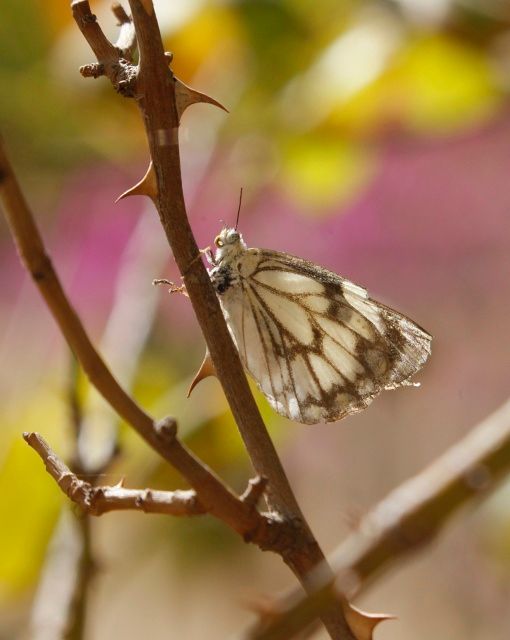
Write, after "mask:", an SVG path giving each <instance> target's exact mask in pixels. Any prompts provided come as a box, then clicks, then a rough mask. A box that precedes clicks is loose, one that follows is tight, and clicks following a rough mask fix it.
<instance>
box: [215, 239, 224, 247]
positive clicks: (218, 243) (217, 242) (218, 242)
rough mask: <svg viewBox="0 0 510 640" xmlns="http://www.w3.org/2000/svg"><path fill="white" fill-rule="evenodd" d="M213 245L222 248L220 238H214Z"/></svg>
mask: <svg viewBox="0 0 510 640" xmlns="http://www.w3.org/2000/svg"><path fill="white" fill-rule="evenodd" d="M214 244H215V245H216V246H217V247H220V248H221V247H222V246H223V244H224V242H223V240H222V239H221V238H220V236H216V238H214Z"/></svg>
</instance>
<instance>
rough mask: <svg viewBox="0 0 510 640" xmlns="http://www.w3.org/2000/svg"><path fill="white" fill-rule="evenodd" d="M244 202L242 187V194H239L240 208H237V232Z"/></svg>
mask: <svg viewBox="0 0 510 640" xmlns="http://www.w3.org/2000/svg"><path fill="white" fill-rule="evenodd" d="M242 201H243V188H242V187H241V192H240V194H239V206H238V207H237V217H236V226H235V227H234V229H235V230H236V231H237V225H238V224H239V214H240V213H241V203H242Z"/></svg>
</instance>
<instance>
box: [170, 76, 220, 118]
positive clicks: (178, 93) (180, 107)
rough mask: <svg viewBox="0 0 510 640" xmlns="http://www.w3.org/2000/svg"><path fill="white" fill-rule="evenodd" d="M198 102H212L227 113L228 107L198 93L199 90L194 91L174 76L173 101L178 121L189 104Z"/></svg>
mask: <svg viewBox="0 0 510 640" xmlns="http://www.w3.org/2000/svg"><path fill="white" fill-rule="evenodd" d="M199 102H206V103H208V104H213V105H215V106H216V107H219V108H220V109H223V111H226V112H227V113H228V109H227V108H226V107H224V106H223V105H222V104H221V103H220V102H218V101H217V100H215V99H214V98H211V97H210V96H207V95H206V94H205V93H200V91H195V89H192V88H191V87H188V86H187V85H185V84H184V82H181V81H180V80H179V79H178V78H175V103H176V105H177V115H178V116H179V121H180V119H181V116H182V114H183V113H184V111H185V110H186V109H187V108H188V107H189V106H190V105H192V104H198V103H199Z"/></svg>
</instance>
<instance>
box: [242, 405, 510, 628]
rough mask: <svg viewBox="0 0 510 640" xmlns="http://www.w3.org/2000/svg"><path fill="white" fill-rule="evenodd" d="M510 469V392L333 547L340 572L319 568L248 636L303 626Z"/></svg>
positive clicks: (427, 538)
mask: <svg viewBox="0 0 510 640" xmlns="http://www.w3.org/2000/svg"><path fill="white" fill-rule="evenodd" d="M508 473H510V400H509V401H507V402H506V403H505V404H504V405H503V406H502V407H500V408H499V409H498V410H497V411H495V412H494V413H493V414H491V415H490V416H489V417H488V418H486V419H485V420H484V421H483V422H481V423H480V424H479V425H478V426H476V427H475V428H474V429H473V430H472V431H471V432H470V433H469V434H468V435H467V436H466V437H465V438H464V439H463V440H461V441H460V442H459V443H458V444H456V445H454V446H453V447H451V448H450V449H449V450H448V451H446V453H444V454H443V455H442V456H441V457H440V458H439V459H438V460H436V461H434V462H433V463H432V464H431V465H430V466H429V467H427V468H426V469H425V470H424V471H422V472H421V473H420V474H418V475H417V476H415V477H414V478H411V479H410V480H408V481H407V482H405V483H404V484H402V485H401V486H400V487H398V488H397V489H395V490H393V491H392V492H391V493H390V494H389V495H388V496H387V497H386V498H385V499H384V500H383V501H382V502H380V503H379V504H378V505H377V506H376V507H375V508H374V509H373V510H372V511H371V512H370V513H368V515H367V516H366V517H365V518H364V519H363V520H362V521H361V523H360V526H359V530H358V531H357V532H355V533H353V534H352V535H351V536H349V537H348V538H347V540H345V541H344V542H343V543H341V544H340V546H339V547H338V548H337V550H336V551H335V552H334V553H333V555H332V559H331V563H332V566H333V570H334V572H335V576H336V578H335V580H330V579H329V578H327V577H325V576H324V575H321V574H320V569H319V570H318V574H317V589H316V592H315V594H313V595H312V596H311V597H309V598H303V597H302V596H301V594H300V593H298V592H297V591H296V590H293V591H292V592H291V593H289V594H287V596H286V597H285V598H284V599H283V600H282V602H280V603H277V604H276V605H275V609H276V610H277V611H280V612H281V614H280V615H275V616H274V619H273V621H272V622H271V624H269V625H268V626H267V627H266V628H265V629H264V630H263V631H260V632H259V631H257V630H254V631H252V632H250V633H248V634H247V635H246V636H245V637H246V638H250V639H253V640H280V639H282V640H283V638H289V637H292V636H291V635H290V634H289V629H295V630H296V631H297V630H299V629H302V628H304V627H305V626H306V625H307V624H309V623H310V622H311V621H312V620H313V619H314V618H315V617H316V616H318V615H319V614H320V612H321V611H322V610H324V608H325V607H328V606H331V603H332V602H334V601H335V599H336V598H337V597H338V593H346V594H347V595H348V596H349V597H353V596H354V595H356V594H358V593H360V592H361V591H362V590H363V589H364V588H366V586H367V585H368V584H369V583H370V581H371V580H373V579H374V578H375V577H377V576H378V575H379V574H380V573H381V572H382V571H383V570H385V569H387V568H388V567H389V566H393V565H394V564H395V563H396V562H397V561H400V560H401V559H402V557H403V556H405V555H406V554H408V553H410V552H412V551H417V550H419V549H421V548H422V547H424V546H425V545H427V544H429V543H430V542H432V541H433V540H434V539H435V538H436V536H437V535H438V534H439V533H440V532H441V531H442V529H443V528H444V526H445V525H446V523H447V521H448V519H449V518H450V517H451V516H452V515H453V514H454V513H456V512H457V510H458V509H459V508H460V507H462V506H463V505H464V504H465V503H467V502H469V501H472V500H474V499H481V498H483V497H486V496H487V495H489V493H490V491H492V490H493V489H494V488H495V487H496V486H497V483H498V482H499V481H500V480H502V479H503V478H504V477H505V476H506V475H507V474H508Z"/></svg>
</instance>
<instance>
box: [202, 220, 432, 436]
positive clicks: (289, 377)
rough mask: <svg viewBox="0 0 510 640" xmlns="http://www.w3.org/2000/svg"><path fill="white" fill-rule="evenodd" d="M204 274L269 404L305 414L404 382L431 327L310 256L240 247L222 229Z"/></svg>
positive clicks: (353, 405)
mask: <svg viewBox="0 0 510 640" xmlns="http://www.w3.org/2000/svg"><path fill="white" fill-rule="evenodd" d="M215 243H216V246H217V251H216V254H215V256H214V258H213V257H212V256H210V261H211V263H212V265H213V268H212V269H211V270H210V272H209V273H210V277H211V280H212V283H213V285H214V287H215V290H216V293H217V294H218V297H219V300H220V304H221V307H222V310H223V313H224V316H225V319H226V322H227V325H228V327H229V330H230V333H231V335H232V338H233V339H234V342H235V344H236V346H237V348H238V351H239V355H240V357H241V360H242V362H243V365H244V367H245V368H246V369H247V370H248V372H249V373H250V374H251V376H252V377H253V378H254V379H255V381H256V382H257V385H258V386H259V388H260V390H261V391H262V393H263V394H264V395H265V396H266V398H267V399H268V401H269V402H270V404H271V405H272V407H273V408H274V409H275V410H276V411H277V412H278V413H279V414H281V415H283V416H286V417H288V418H290V419H292V420H296V421H298V422H303V423H306V424H316V423H318V422H332V421H335V420H339V419H341V418H343V417H345V416H347V415H349V414H352V413H356V412H358V411H361V410H363V409H364V408H365V407H367V406H368V404H370V402H371V401H372V400H373V399H374V398H375V397H376V396H377V395H378V394H379V393H380V392H381V391H382V390H383V389H394V388H396V387H398V386H403V385H410V384H412V383H410V382H409V378H411V377H412V376H413V375H414V374H415V373H416V372H417V371H418V370H419V369H420V368H421V367H422V366H423V364H424V363H425V362H426V360H427V358H428V356H429V355H430V342H431V336H430V335H429V334H428V333H427V332H426V331H424V330H423V329H421V328H420V327H419V326H418V325H416V324H415V323H414V322H412V321H411V320H410V319H409V318H407V317H406V316H404V315H402V314H400V313H398V312H396V311H394V310H392V309H390V308H389V307H386V306H385V305H382V304H380V303H378V302H376V301H374V300H372V299H371V298H369V296H368V294H367V292H366V291H365V289H363V288H362V287H359V286H358V285H355V284H353V283H351V282H349V281H348V280H345V279H344V278H342V277H341V276H338V275H336V274H334V273H332V272H330V271H328V270H327V269H323V268H322V267H319V266H317V265H315V264H313V263H311V262H308V261H306V260H303V259H301V258H297V257H294V256H290V255H288V254H286V253H279V252H277V251H271V250H266V249H251V248H250V249H249V248H248V247H247V245H246V244H245V242H244V241H243V239H242V236H241V234H239V233H238V232H237V231H236V230H235V229H229V228H226V229H223V230H222V232H221V233H220V235H219V236H217V238H216V240H215Z"/></svg>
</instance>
